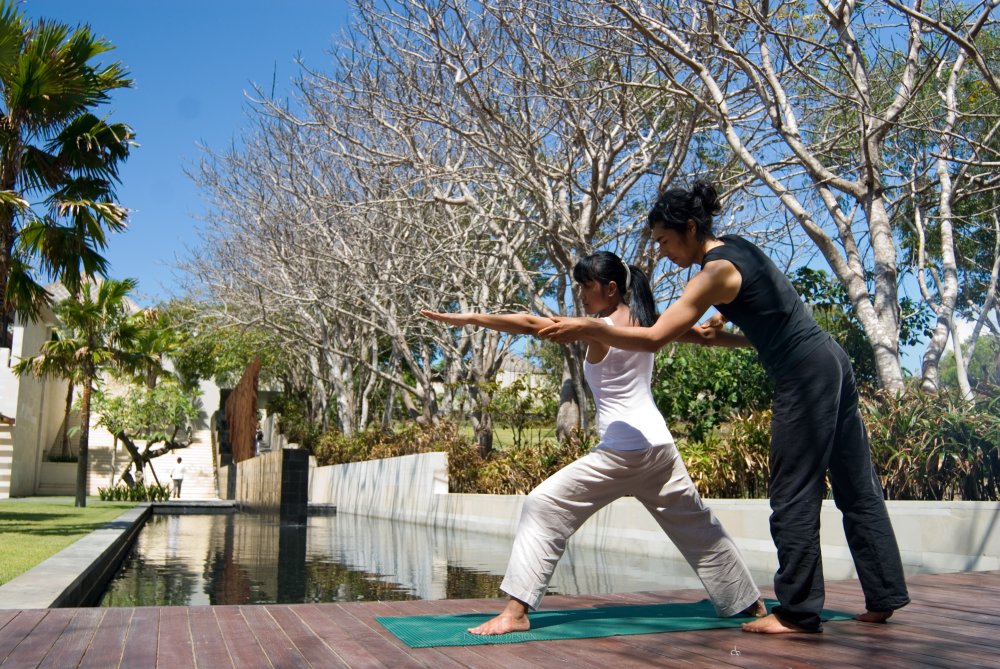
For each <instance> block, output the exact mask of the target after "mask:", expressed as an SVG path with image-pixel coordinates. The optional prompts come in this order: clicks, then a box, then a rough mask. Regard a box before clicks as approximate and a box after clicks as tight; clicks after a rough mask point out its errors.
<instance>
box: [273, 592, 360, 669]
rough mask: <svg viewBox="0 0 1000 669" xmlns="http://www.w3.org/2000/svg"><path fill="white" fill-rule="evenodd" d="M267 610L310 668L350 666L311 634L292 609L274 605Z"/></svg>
mask: <svg viewBox="0 0 1000 669" xmlns="http://www.w3.org/2000/svg"><path fill="white" fill-rule="evenodd" d="M267 610H268V612H269V613H270V614H271V616H272V617H273V618H274V620H275V621H276V622H277V624H278V625H279V626H280V627H281V629H282V630H284V632H285V634H287V635H288V639H289V641H291V642H292V644H294V645H295V648H296V649H297V650H298V652H299V653H300V654H301V655H302V657H303V658H305V660H306V662H308V663H309V665H310V666H313V667H323V668H324V669H326V668H327V667H348V666H350V665H348V664H347V663H346V662H344V660H342V659H341V658H340V656H339V655H337V653H336V652H335V651H334V650H333V649H332V648H330V646H328V645H327V644H326V641H325V640H324V639H321V638H320V637H318V636H316V635H315V634H313V631H312V629H311V628H310V627H309V626H308V625H306V623H305V622H304V621H303V620H302V618H300V617H299V616H297V615H296V614H295V610H294V607H292V606H287V605H275V606H268V607H267Z"/></svg>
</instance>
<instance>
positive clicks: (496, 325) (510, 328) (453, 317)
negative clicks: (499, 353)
mask: <svg viewBox="0 0 1000 669" xmlns="http://www.w3.org/2000/svg"><path fill="white" fill-rule="evenodd" d="M420 314H421V315H422V316H426V317H427V318H430V319H431V320H435V321H441V322H442V323H448V324H449V325H454V326H459V327H460V326H463V325H478V326H479V327H482V328H489V329H490V330H497V331H499V332H508V333H510V334H530V335H533V334H538V332H539V330H541V329H542V328H544V327H546V326H548V325H552V324H553V323H555V321H553V320H552V319H551V318H546V317H544V316H535V315H533V314H477V313H457V314H452V313H442V312H439V311H431V310H430V309H421V310H420Z"/></svg>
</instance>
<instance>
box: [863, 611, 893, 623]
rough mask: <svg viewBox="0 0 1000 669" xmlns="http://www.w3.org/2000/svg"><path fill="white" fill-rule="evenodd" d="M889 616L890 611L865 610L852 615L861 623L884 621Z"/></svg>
mask: <svg viewBox="0 0 1000 669" xmlns="http://www.w3.org/2000/svg"><path fill="white" fill-rule="evenodd" d="M890 617H892V611H865V612H864V613H859V614H858V615H856V616H854V619H855V620H860V621H861V622H863V623H884V622H885V621H886V620H888V619H889V618H890Z"/></svg>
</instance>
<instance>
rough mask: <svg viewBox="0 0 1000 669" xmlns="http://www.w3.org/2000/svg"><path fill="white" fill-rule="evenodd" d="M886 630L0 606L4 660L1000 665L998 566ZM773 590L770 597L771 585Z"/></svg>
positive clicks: (49, 663)
mask: <svg viewBox="0 0 1000 669" xmlns="http://www.w3.org/2000/svg"><path fill="white" fill-rule="evenodd" d="M909 584H910V597H911V598H912V600H913V603H912V604H910V605H909V606H908V607H906V608H904V609H902V610H901V611H899V612H898V613H897V614H896V616H894V617H893V619H892V621H891V622H890V623H889V624H887V625H872V624H864V623H857V622H853V621H850V622H837V623H829V624H827V625H826V631H825V632H824V633H823V634H816V635H801V636H798V635H792V636H781V637H772V636H762V635H753V634H745V633H742V632H740V631H738V630H708V631H699V632H674V633H670V634H647V635H641V636H625V637H609V638H604V639H580V640H572V641H536V642H531V643H522V644H511V645H496V646H473V647H462V648H423V649H411V648H408V647H407V646H405V645H404V644H403V643H401V642H400V641H398V640H397V639H396V638H395V637H393V636H392V635H390V634H389V633H388V632H386V631H385V630H384V629H383V628H382V626H381V625H379V624H378V623H377V622H375V620H374V617H375V616H380V615H394V614H395V615H420V614H437V613H463V612H492V611H497V610H498V608H499V606H500V604H501V603H502V602H501V600H442V601H415V602H391V603H389V602H365V603H356V604H296V605H273V606H272V605H267V606H217V607H207V606H203V607H191V608H185V607H163V608H153V607H149V608H134V609H41V610H25V611H9V610H8V611H0V667H3V668H13V667H52V668H53V669H66V668H68V667H96V668H97V669H110V668H112V667H137V668H140V669H152V668H153V667H163V668H164V669H185V668H187V667H205V668H207V669H220V668H225V667H232V668H234V669H236V668H238V669H253V668H256V667H268V668H270V667H274V668H280V669H284V668H286V667H379V668H381V667H392V668H396V667H434V668H435V669H436V668H439V667H440V668H448V667H484V668H497V667H546V668H548V667H560V666H562V667H572V668H573V669H585V668H587V667H600V668H602V669H605V668H607V667H612V668H614V669H623V668H625V667H686V668H692V667H761V668H764V667H779V668H790V669H793V668H794V669H797V668H800V667H864V668H865V669H870V668H895V667H898V668H900V669H902V668H904V667H905V668H906V669H910V668H912V667H948V668H952V667H1000V572H997V571H994V572H964V573H959V574H943V575H922V576H915V577H913V578H911V579H910V580H909ZM827 587H828V596H827V607H828V608H831V609H839V610H844V611H858V610H860V607H861V604H862V599H861V591H860V588H859V587H858V584H857V582H856V581H839V582H833V583H829V584H828V586H827ZM767 594H770V593H767ZM703 597H704V593H703V592H702V591H692V590H688V591H674V592H661V593H648V592H647V593H637V594H623V595H600V596H589V597H584V596H578V597H558V596H553V597H548V598H546V601H545V608H546V609H553V608H575V607H592V606H601V605H621V604H628V603H636V604H640V603H652V602H664V601H694V600H698V599H702V598H703Z"/></svg>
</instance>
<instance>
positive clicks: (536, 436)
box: [461, 423, 556, 449]
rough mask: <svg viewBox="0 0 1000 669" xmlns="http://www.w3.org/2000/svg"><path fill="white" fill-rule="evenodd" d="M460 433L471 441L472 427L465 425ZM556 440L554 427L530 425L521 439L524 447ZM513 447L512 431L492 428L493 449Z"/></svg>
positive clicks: (507, 428) (504, 428)
mask: <svg viewBox="0 0 1000 669" xmlns="http://www.w3.org/2000/svg"><path fill="white" fill-rule="evenodd" d="M461 433H462V434H463V435H465V436H467V437H468V438H470V439H472V437H473V435H474V432H473V430H472V426H471V425H469V424H468V423H466V424H465V425H463V426H462V427H461ZM555 438H556V426H555V424H553V425H532V426H531V427H529V428H527V429H526V430H525V431H524V435H523V436H522V439H523V441H524V443H525V444H526V445H528V444H537V443H538V442H540V441H542V440H544V439H553V440H554V439H555ZM513 445H514V431H513V430H512V429H510V428H509V427H495V428H493V447H494V448H499V449H504V448H507V447H509V446H513Z"/></svg>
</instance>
